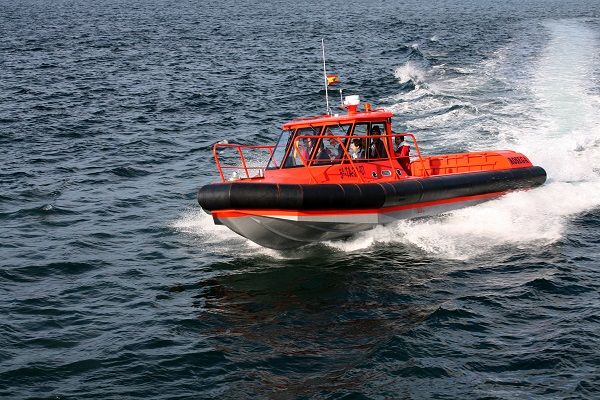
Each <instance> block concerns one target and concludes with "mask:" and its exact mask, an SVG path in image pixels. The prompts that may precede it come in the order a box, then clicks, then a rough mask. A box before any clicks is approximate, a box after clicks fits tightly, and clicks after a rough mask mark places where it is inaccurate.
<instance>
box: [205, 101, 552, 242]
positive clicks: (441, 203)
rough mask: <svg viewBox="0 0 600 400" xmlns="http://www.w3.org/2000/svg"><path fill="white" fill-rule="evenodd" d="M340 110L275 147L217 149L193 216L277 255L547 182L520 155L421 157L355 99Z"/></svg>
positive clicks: (385, 118) (404, 136)
mask: <svg viewBox="0 0 600 400" xmlns="http://www.w3.org/2000/svg"><path fill="white" fill-rule="evenodd" d="M343 107H344V110H343V112H342V113H341V114H333V113H331V112H328V113H327V114H324V115H319V116H314V117H305V118H298V119H294V120H292V121H290V122H287V123H284V124H283V126H282V131H281V134H280V136H279V140H278V141H277V143H276V144H275V145H268V146H255V145H240V144H233V143H227V142H224V143H217V144H215V145H214V147H213V156H214V158H215V163H216V167H217V170H218V172H219V175H220V180H219V181H217V182H213V183H210V184H207V185H204V186H202V187H201V188H200V189H199V190H198V203H199V204H200V206H201V207H202V208H203V209H204V210H205V211H206V212H207V213H209V214H211V215H212V218H213V220H214V223H215V224H219V225H225V226H227V227H228V228H229V229H231V230H232V231H234V232H236V233H237V234H239V235H241V236H243V237H245V238H248V239H249V240H251V241H253V242H255V243H258V244H259V245H261V246H264V247H268V248H272V249H277V250H284V249H293V248H298V247H301V246H305V245H308V244H311V243H315V242H321V241H329V240H336V239H343V238H347V237H350V236H352V235H354V234H356V233H358V232H362V231H366V230H369V229H372V228H374V227H376V226H378V225H385V224H389V223H392V222H394V221H398V220H400V219H408V218H415V217H426V216H432V215H437V214H442V213H446V212H449V211H452V210H456V209H458V208H462V207H468V206H473V205H475V204H478V203H481V202H483V201H487V200H490V199H494V198H497V197H499V196H502V195H504V194H506V193H507V192H511V191H517V190H526V189H530V188H534V187H536V186H539V185H542V184H543V183H544V182H545V181H546V171H545V170H544V169H543V168H542V167H539V166H534V165H533V164H532V163H531V161H530V160H529V159H528V158H527V157H526V156H525V155H524V154H522V153H519V152H516V151H512V150H494V151H477V152H468V153H459V154H444V155H427V156H426V155H422V154H421V151H420V148H419V145H418V142H417V140H416V138H415V136H414V134H412V133H408V132H404V133H394V131H393V130H392V116H393V115H392V113H391V112H390V111H387V110H385V109H381V108H373V107H372V106H371V105H370V104H369V103H364V104H361V101H360V98H359V97H358V96H356V95H354V96H346V98H345V100H344V102H343ZM257 153H258V154H261V155H259V156H257V155H256V154H257ZM261 159H262V160H263V161H260V160H261ZM482 222H483V221H482Z"/></svg>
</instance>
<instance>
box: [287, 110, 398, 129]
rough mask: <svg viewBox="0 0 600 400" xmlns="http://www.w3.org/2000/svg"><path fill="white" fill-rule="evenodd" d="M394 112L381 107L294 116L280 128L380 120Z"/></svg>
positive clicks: (390, 116) (389, 116)
mask: <svg viewBox="0 0 600 400" xmlns="http://www.w3.org/2000/svg"><path fill="white" fill-rule="evenodd" d="M393 115H394V114H392V113H391V112H389V111H385V110H383V109H376V110H373V111H357V112H355V113H347V114H339V115H338V114H334V115H327V114H325V115H317V116H313V117H304V118H296V119H293V120H292V121H290V122H286V123H285V124H283V125H282V129H294V128H304V127H308V126H323V125H329V124H348V123H353V122H369V121H381V120H386V119H389V118H392V116H393Z"/></svg>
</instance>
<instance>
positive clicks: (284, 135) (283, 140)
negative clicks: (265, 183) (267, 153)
mask: <svg viewBox="0 0 600 400" xmlns="http://www.w3.org/2000/svg"><path fill="white" fill-rule="evenodd" d="M291 134H292V131H289V130H285V131H283V132H281V136H279V140H278V141H277V145H275V150H273V155H272V156H271V159H270V160H269V164H267V169H278V168H279V167H280V166H281V163H282V161H283V157H284V156H285V149H286V148H287V144H288V142H289V140H290V136H291Z"/></svg>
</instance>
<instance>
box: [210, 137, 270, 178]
mask: <svg viewBox="0 0 600 400" xmlns="http://www.w3.org/2000/svg"><path fill="white" fill-rule="evenodd" d="M219 148H234V149H236V150H237V152H238V154H239V157H240V161H241V164H242V166H241V167H240V166H234V165H221V160H220V159H219V154H218V152H217V150H218V149H219ZM244 149H267V150H269V159H271V158H272V157H273V151H274V149H275V146H268V145H241V144H234V143H216V144H215V145H214V146H213V157H214V159H215V164H216V165H217V169H218V170H219V175H220V176H221V181H222V182H225V181H226V179H225V175H224V173H223V169H243V170H244V172H245V173H246V178H248V179H249V178H250V170H255V169H258V170H264V168H265V167H266V166H264V167H253V166H248V164H247V163H246V156H245V155H244Z"/></svg>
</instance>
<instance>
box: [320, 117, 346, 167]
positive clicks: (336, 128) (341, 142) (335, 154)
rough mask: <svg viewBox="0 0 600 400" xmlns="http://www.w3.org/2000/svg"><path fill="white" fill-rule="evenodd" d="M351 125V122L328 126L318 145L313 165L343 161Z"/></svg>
mask: <svg viewBox="0 0 600 400" xmlns="http://www.w3.org/2000/svg"><path fill="white" fill-rule="evenodd" d="M351 126H352V125H350V124H346V125H341V124H337V125H328V126H326V127H325V129H324V130H323V135H322V138H321V139H320V140H319V143H318V145H317V151H316V152H315V156H314V159H313V162H312V165H328V164H329V165H330V164H339V163H340V162H342V159H343V158H344V155H345V152H344V148H345V146H346V141H347V140H348V136H347V135H348V132H349V131H350V127H351Z"/></svg>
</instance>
